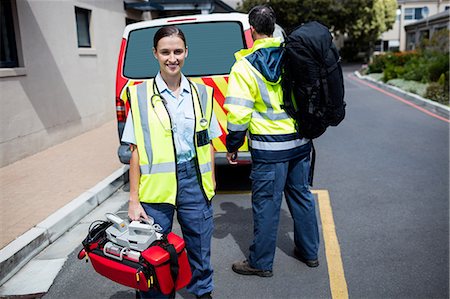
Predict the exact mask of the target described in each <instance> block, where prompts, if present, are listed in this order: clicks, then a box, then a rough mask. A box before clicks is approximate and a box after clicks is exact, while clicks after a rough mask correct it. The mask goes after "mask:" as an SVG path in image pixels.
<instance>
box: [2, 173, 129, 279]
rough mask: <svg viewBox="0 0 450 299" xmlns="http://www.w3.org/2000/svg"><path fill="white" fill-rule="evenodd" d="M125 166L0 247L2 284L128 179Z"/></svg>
mask: <svg viewBox="0 0 450 299" xmlns="http://www.w3.org/2000/svg"><path fill="white" fill-rule="evenodd" d="M128 169H129V167H128V166H122V167H121V168H119V169H118V170H116V171H115V172H114V173H112V174H111V175H110V176H108V177H107V178H105V179H104V180H103V181H101V182H99V183H98V184H97V185H95V186H94V187H93V188H91V189H89V190H88V191H86V192H84V193H83V194H81V195H80V196H78V197H77V198H75V199H74V200H72V201H71V202H69V203H68V204H67V205H65V206H64V207H62V208H61V209H59V210H58V211H56V212H54V213H53V214H51V215H50V216H49V217H47V218H46V219H45V220H44V221H42V222H41V223H39V224H37V225H36V226H35V227H33V228H32V229H30V230H29V231H27V232H26V233H24V234H23V235H21V236H20V237H18V238H17V239H15V240H14V241H12V242H11V243H9V244H8V245H7V246H6V247H4V248H3V249H2V250H0V285H2V284H4V283H5V282H6V281H8V279H10V278H11V277H12V276H13V275H14V274H16V273H17V272H18V271H19V270H20V269H21V268H22V267H23V266H25V264H26V263H28V262H29V261H30V260H31V259H32V258H33V257H35V256H36V255H37V254H39V253H40V252H41V251H42V250H43V249H45V248H46V247H47V246H48V245H50V244H51V243H53V242H55V240H57V239H58V238H59V237H60V236H61V235H62V234H64V233H65V232H66V231H67V230H69V229H70V228H71V227H73V226H74V225H75V224H77V223H78V222H79V221H80V220H81V219H82V218H83V217H84V216H86V215H87V214H88V213H89V212H91V211H92V210H93V209H95V208H96V207H97V206H99V205H100V204H101V203H102V202H104V201H105V200H106V199H107V198H108V197H109V196H111V194H113V193H114V192H116V191H117V190H118V189H119V188H120V187H122V186H123V185H124V184H125V183H126V182H128Z"/></svg>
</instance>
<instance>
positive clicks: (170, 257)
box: [78, 212, 192, 297]
mask: <svg viewBox="0 0 450 299" xmlns="http://www.w3.org/2000/svg"><path fill="white" fill-rule="evenodd" d="M121 213H123V212H119V213H117V214H112V213H107V214H106V215H105V216H106V219H107V221H102V220H97V221H94V222H93V223H92V224H91V225H90V227H89V232H88V235H87V236H86V238H85V239H84V240H83V242H82V244H83V248H82V249H81V251H80V252H79V254H78V258H79V259H83V258H86V261H88V260H90V261H91V263H92V266H93V267H94V270H95V271H96V272H97V273H99V274H101V275H103V276H105V277H107V278H109V279H111V280H112V281H115V282H117V283H119V284H122V285H125V286H128V287H131V288H134V289H137V290H140V291H149V290H158V291H160V292H161V293H163V294H165V295H170V297H174V296H175V291H176V290H178V289H181V288H183V287H185V286H186V285H187V284H188V283H189V281H190V280H191V277H192V274H191V269H190V266H189V262H188V259H187V254H186V250H185V243H184V240H183V239H182V238H180V237H179V236H177V235H176V234H174V233H169V234H163V233H161V231H162V228H161V226H160V225H159V224H156V223H154V220H153V219H152V218H151V217H149V220H144V219H143V220H142V221H131V222H130V221H129V220H128V219H123V218H121V217H119V216H118V215H119V214H121Z"/></svg>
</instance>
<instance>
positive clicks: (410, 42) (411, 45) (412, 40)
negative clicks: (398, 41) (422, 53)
mask: <svg viewBox="0 0 450 299" xmlns="http://www.w3.org/2000/svg"><path fill="white" fill-rule="evenodd" d="M415 48H416V33H415V32H408V33H407V34H406V50H414V49H415Z"/></svg>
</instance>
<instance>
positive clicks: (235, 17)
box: [116, 13, 284, 164]
mask: <svg viewBox="0 0 450 299" xmlns="http://www.w3.org/2000/svg"><path fill="white" fill-rule="evenodd" d="M166 25H176V26H177V27H179V28H180V29H181V30H182V31H183V33H184V34H185V36H186V40H187V43H188V44H187V46H188V48H189V57H188V59H186V61H185V64H184V67H183V73H184V74H185V75H186V76H187V77H188V78H189V79H190V80H191V81H193V82H199V83H203V84H206V85H209V86H211V87H213V88H214V112H215V114H216V116H217V119H218V122H219V124H220V127H221V129H222V133H223V134H222V136H221V137H220V138H216V139H214V140H213V145H214V148H215V150H216V163H223V162H224V161H226V159H225V154H226V147H225V137H226V134H227V119H226V111H225V110H224V109H223V104H224V101H225V95H226V91H227V86H228V77H229V72H230V70H231V67H232V65H233V63H234V61H235V58H234V53H235V52H237V51H238V50H240V49H242V48H250V47H252V45H253V40H252V37H251V32H250V24H249V23H248V15H246V14H242V13H223V14H202V15H189V16H179V17H171V18H164V19H156V20H151V21H143V22H139V23H134V24H130V25H128V26H127V27H125V31H124V34H123V38H122V44H121V47H120V53H119V59H118V64H117V75H116V113H117V122H118V131H119V140H120V139H121V138H122V132H123V128H124V126H125V121H126V116H127V114H128V112H129V109H130V106H129V103H128V102H127V100H126V96H125V95H126V87H127V86H129V85H133V84H138V83H141V82H142V81H144V80H148V79H151V78H154V76H156V74H157V72H158V70H159V64H158V63H157V62H156V60H155V59H153V54H152V47H153V35H154V34H155V32H156V31H157V30H158V29H159V28H161V27H162V26H166ZM283 34H284V33H283V30H282V29H281V27H277V29H276V30H275V33H274V35H275V36H282V35H283ZM118 155H119V159H120V161H121V162H122V163H125V164H128V163H129V159H130V151H129V146H128V145H127V144H124V143H122V142H121V143H120V146H119V150H118ZM239 161H240V162H241V163H249V162H250V154H249V152H248V144H247V141H246V142H245V143H244V145H243V146H242V147H241V148H240V154H239Z"/></svg>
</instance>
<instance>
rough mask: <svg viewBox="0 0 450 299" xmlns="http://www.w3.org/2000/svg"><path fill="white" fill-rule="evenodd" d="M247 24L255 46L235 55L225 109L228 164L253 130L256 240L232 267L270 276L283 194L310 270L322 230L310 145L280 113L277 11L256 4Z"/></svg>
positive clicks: (298, 246)
mask: <svg viewBox="0 0 450 299" xmlns="http://www.w3.org/2000/svg"><path fill="white" fill-rule="evenodd" d="M249 23H250V26H251V27H250V28H251V32H252V37H253V40H254V45H253V47H252V48H251V49H244V50H241V51H239V52H237V53H236V54H235V57H236V62H235V64H234V65H233V67H232V70H231V73H230V77H229V81H228V90H227V96H226V100H225V105H224V107H225V109H226V110H227V111H228V124H227V129H228V136H227V144H226V145H227V151H228V153H227V159H228V161H229V163H230V164H236V163H237V162H236V157H237V151H238V149H239V147H240V146H242V144H243V143H244V139H245V136H246V133H247V131H248V132H249V147H250V152H251V155H252V162H253V164H252V170H251V174H250V179H251V180H252V207H253V221H254V240H253V243H252V245H251V246H250V253H249V256H248V259H247V260H245V261H240V262H236V263H234V264H233V266H232V269H233V271H234V272H236V273H239V274H244V275H258V276H261V277H270V276H272V275H273V273H272V266H273V260H274V255H275V249H276V237H277V230H278V223H279V214H280V207H281V201H282V197H283V191H284V194H285V197H286V200H287V204H288V207H289V210H290V212H291V215H292V218H293V219H294V243H295V247H294V253H295V256H296V257H297V258H298V259H299V260H300V261H302V262H304V263H305V264H306V265H308V266H309V267H317V266H318V265H319V261H318V256H317V254H318V248H319V231H318V226H317V219H316V212H315V202H314V197H313V195H312V194H311V192H310V190H309V180H308V177H309V168H310V152H311V142H310V140H308V139H305V138H302V137H301V136H299V134H298V133H297V131H296V129H295V124H294V121H293V120H292V119H291V118H290V117H289V116H288V115H287V114H286V112H285V111H284V110H283V109H282V99H283V91H282V87H281V84H280V81H281V56H282V53H283V51H282V48H280V43H281V40H280V39H276V38H273V37H272V34H273V31H274V28H275V13H274V11H273V10H272V8H270V7H268V6H264V5H262V6H256V7H254V8H253V9H252V10H251V11H250V13H249Z"/></svg>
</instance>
